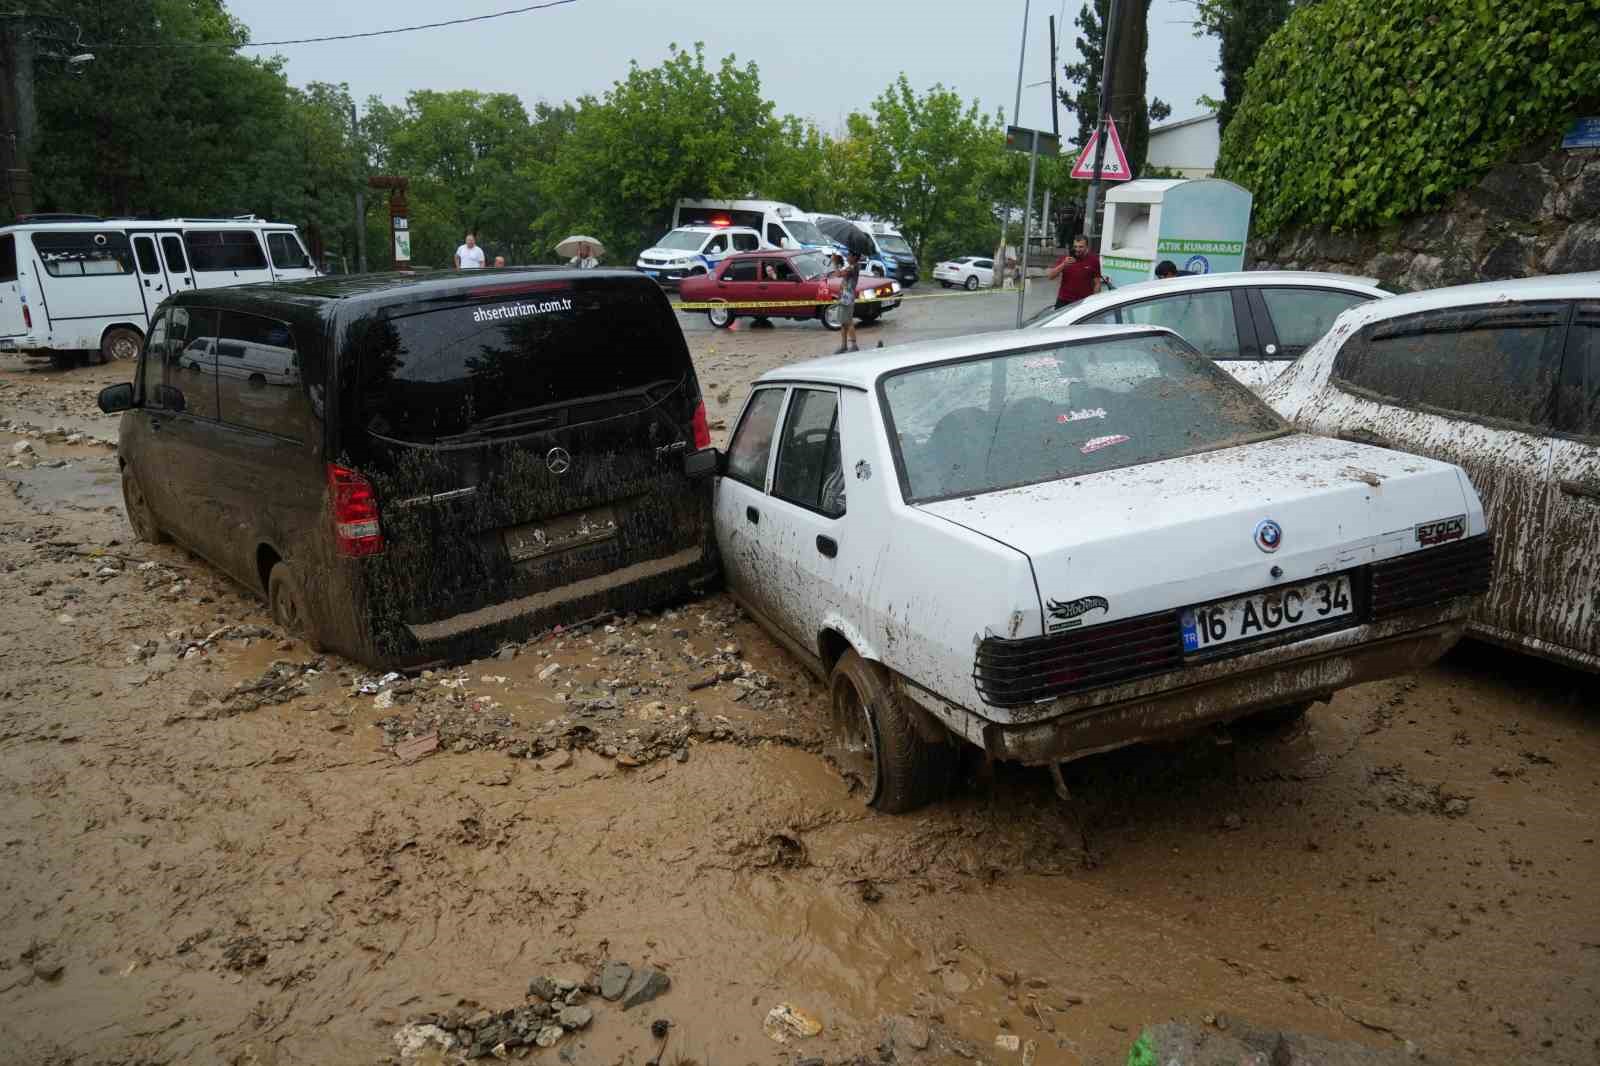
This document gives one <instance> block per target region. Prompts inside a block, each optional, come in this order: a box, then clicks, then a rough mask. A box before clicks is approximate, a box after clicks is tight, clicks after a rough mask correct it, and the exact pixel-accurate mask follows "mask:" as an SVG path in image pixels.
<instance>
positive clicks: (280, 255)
mask: <svg viewBox="0 0 1600 1066" xmlns="http://www.w3.org/2000/svg"><path fill="white" fill-rule="evenodd" d="M267 247H268V248H269V249H270V250H271V251H272V265H273V266H275V267H277V268H278V269H279V270H306V269H309V268H310V266H311V257H310V256H308V255H306V253H305V249H304V248H301V247H300V242H299V241H298V240H296V239H295V235H294V234H292V233H284V232H282V231H278V232H274V233H269V234H267Z"/></svg>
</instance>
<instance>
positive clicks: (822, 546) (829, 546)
mask: <svg viewBox="0 0 1600 1066" xmlns="http://www.w3.org/2000/svg"><path fill="white" fill-rule="evenodd" d="M817 551H819V552H821V553H822V554H823V555H826V556H827V557H828V558H830V559H832V558H833V557H834V556H835V555H838V554H839V542H838V541H836V540H834V539H833V538H832V537H829V536H826V535H824V534H822V533H818V534H817Z"/></svg>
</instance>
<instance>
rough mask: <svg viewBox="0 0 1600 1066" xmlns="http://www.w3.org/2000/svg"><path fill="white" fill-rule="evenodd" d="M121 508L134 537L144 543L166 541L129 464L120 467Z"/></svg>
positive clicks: (162, 542)
mask: <svg viewBox="0 0 1600 1066" xmlns="http://www.w3.org/2000/svg"><path fill="white" fill-rule="evenodd" d="M122 509H123V510H124V511H126V512H127V515H128V525H130V526H132V527H133V535H134V536H135V537H138V538H139V539H140V540H142V541H144V542H145V543H146V544H165V543H166V542H167V540H168V537H167V534H166V531H165V530H163V529H162V528H161V526H160V525H159V524H158V523H157V522H156V513H155V512H154V511H153V510H151V509H150V501H149V500H148V499H146V498H145V494H144V486H143V485H141V484H140V483H139V475H138V474H135V473H134V472H133V467H132V465H129V464H125V465H124V466H123V467H122Z"/></svg>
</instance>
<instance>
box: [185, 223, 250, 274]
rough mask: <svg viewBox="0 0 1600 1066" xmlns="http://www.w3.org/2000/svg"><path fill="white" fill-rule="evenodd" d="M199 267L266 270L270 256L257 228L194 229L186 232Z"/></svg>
mask: <svg viewBox="0 0 1600 1066" xmlns="http://www.w3.org/2000/svg"><path fill="white" fill-rule="evenodd" d="M183 243H184V245H185V246H186V247H187V248H188V249H189V261H190V262H191V263H193V264H194V268H195V269H196V270H207V271H209V270H265V269H267V257H266V256H265V255H263V254H262V252H261V242H260V241H258V240H257V239H256V235H255V231H254V230H247V229H219V230H190V231H189V232H187V233H185V234H184V235H183Z"/></svg>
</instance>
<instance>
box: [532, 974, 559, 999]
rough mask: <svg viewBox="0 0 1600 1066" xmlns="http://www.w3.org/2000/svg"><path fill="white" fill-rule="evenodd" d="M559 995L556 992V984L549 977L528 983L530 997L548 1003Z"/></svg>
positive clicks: (538, 978)
mask: <svg viewBox="0 0 1600 1066" xmlns="http://www.w3.org/2000/svg"><path fill="white" fill-rule="evenodd" d="M559 994H560V993H558V992H557V991H556V983H555V982H554V981H552V980H550V978H548V977H535V978H533V979H532V980H530V981H529V982H528V995H530V996H537V997H538V998H539V999H542V1000H544V1001H545V1002H547V1003H548V1002H549V1001H550V1000H553V999H555V998H556V996H558V995H559Z"/></svg>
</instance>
